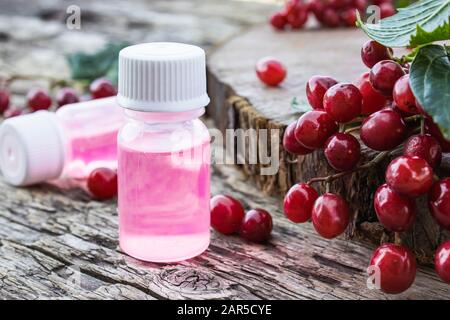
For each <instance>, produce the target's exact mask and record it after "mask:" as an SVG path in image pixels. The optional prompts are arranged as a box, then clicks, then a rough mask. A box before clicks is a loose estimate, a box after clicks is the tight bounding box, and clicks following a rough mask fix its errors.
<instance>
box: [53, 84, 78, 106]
mask: <svg viewBox="0 0 450 320" xmlns="http://www.w3.org/2000/svg"><path fill="white" fill-rule="evenodd" d="M78 101H79V99H78V95H77V92H76V91H75V89H72V88H62V89H60V90H59V91H58V93H57V94H56V102H57V103H58V106H60V107H62V106H63V105H66V104H71V103H76V102H78Z"/></svg>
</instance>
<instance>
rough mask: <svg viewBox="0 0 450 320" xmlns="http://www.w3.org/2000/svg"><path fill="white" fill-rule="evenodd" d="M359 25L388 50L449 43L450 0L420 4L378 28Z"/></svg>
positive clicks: (407, 8) (415, 4) (384, 21)
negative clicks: (445, 41) (388, 48)
mask: <svg viewBox="0 0 450 320" xmlns="http://www.w3.org/2000/svg"><path fill="white" fill-rule="evenodd" d="M356 24H357V25H358V26H359V27H360V28H361V29H363V31H364V32H365V33H366V34H367V35H368V36H369V37H370V38H372V39H373V40H375V41H377V42H379V43H381V44H383V45H385V46H388V47H406V46H412V47H414V46H418V45H423V44H428V43H431V42H434V41H439V40H447V39H450V0H421V1H418V2H416V3H414V4H412V5H410V6H408V7H406V8H400V9H398V12H397V13H396V14H395V15H393V16H391V17H388V18H385V19H382V20H380V21H379V23H376V24H368V23H367V24H364V23H363V21H361V17H360V16H359V14H358V17H357V22H356Z"/></svg>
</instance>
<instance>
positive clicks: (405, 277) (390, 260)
mask: <svg viewBox="0 0 450 320" xmlns="http://www.w3.org/2000/svg"><path fill="white" fill-rule="evenodd" d="M369 265H370V266H371V267H375V276H377V272H379V274H378V276H379V277H380V287H381V288H380V289H381V290H382V291H383V292H385V293H390V294H396V293H401V292H403V291H405V290H406V289H408V288H409V287H411V285H412V284H413V282H414V279H415V278H416V269H417V264H416V259H415V257H414V255H413V254H412V252H411V251H410V250H409V249H407V248H405V247H403V246H398V245H395V244H393V243H386V244H383V245H381V246H379V247H378V248H377V249H376V250H375V252H374V253H373V255H372V258H371V259H370V264H369Z"/></svg>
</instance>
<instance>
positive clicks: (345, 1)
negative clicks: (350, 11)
mask: <svg viewBox="0 0 450 320" xmlns="http://www.w3.org/2000/svg"><path fill="white" fill-rule="evenodd" d="M328 3H329V5H330V7H331V8H334V9H344V8H346V7H348V6H349V5H351V3H352V1H351V0H328Z"/></svg>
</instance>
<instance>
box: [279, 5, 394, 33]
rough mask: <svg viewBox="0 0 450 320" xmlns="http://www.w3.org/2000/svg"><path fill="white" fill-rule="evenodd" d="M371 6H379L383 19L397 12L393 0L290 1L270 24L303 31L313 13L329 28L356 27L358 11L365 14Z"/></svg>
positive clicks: (283, 28) (280, 28) (282, 28)
mask: <svg viewBox="0 0 450 320" xmlns="http://www.w3.org/2000/svg"><path fill="white" fill-rule="evenodd" d="M371 4H373V5H377V6H379V10H380V18H382V19H383V18H386V17H389V16H392V15H394V14H395V12H396V11H395V7H394V5H393V4H392V0H373V1H369V0H310V1H304V0H288V1H287V2H286V4H285V7H284V9H283V10H281V11H279V12H276V13H274V14H273V15H272V16H271V17H270V24H271V25H272V26H273V27H274V28H275V29H277V30H285V29H286V28H290V29H293V30H295V29H301V28H302V27H303V26H304V25H305V23H306V21H307V20H308V16H309V14H310V13H311V14H313V15H314V16H315V18H316V20H317V21H318V22H319V23H320V24H322V25H323V26H326V27H329V28H337V27H339V26H347V27H354V26H355V23H356V10H358V11H359V12H360V13H361V14H364V13H365V12H366V8H367V6H369V5H371Z"/></svg>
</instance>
